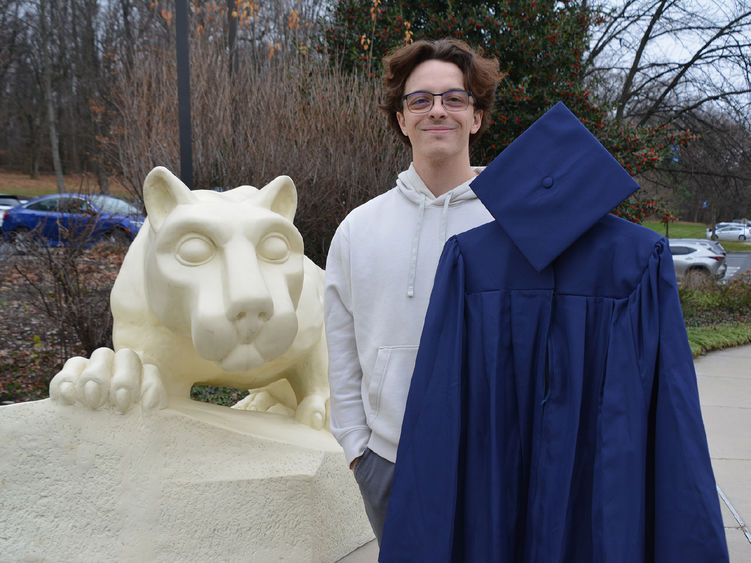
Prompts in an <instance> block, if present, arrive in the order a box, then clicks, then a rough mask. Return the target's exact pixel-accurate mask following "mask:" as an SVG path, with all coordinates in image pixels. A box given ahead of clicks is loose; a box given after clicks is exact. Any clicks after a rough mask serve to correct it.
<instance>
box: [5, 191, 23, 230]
mask: <svg viewBox="0 0 751 563" xmlns="http://www.w3.org/2000/svg"><path fill="white" fill-rule="evenodd" d="M26 201H27V200H25V199H21V198H20V197H18V196H17V195H12V194H0V225H2V224H3V215H4V212H5V210H6V209H11V208H12V207H15V206H17V205H21V204H22V203H26Z"/></svg>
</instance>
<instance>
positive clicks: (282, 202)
mask: <svg viewBox="0 0 751 563" xmlns="http://www.w3.org/2000/svg"><path fill="white" fill-rule="evenodd" d="M258 198H259V199H258V202H259V203H260V204H261V205H263V206H264V207H267V208H268V209H270V210H271V211H273V212H274V213H278V214H279V215H281V216H282V217H285V218H287V219H288V220H289V221H292V220H293V219H294V218H295V211H297V190H296V189H295V183H294V182H293V181H292V178H290V177H289V176H279V177H277V178H274V179H273V180H272V181H271V182H269V183H268V184H266V185H265V186H264V187H263V188H261V190H260V191H259V193H258Z"/></svg>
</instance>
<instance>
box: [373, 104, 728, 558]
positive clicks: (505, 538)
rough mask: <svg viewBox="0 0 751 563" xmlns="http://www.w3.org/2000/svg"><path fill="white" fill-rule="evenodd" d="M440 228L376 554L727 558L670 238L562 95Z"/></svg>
mask: <svg viewBox="0 0 751 563" xmlns="http://www.w3.org/2000/svg"><path fill="white" fill-rule="evenodd" d="M472 187H473V189H474V191H475V192H476V193H477V195H478V197H479V198H480V199H481V200H482V201H483V203H484V204H485V206H486V207H487V208H488V210H489V211H490V212H491V213H492V214H493V216H494V218H495V221H493V222H491V223H488V224H487V225H483V226H481V227H478V228H476V229H473V230H471V231H468V232H466V233H462V234H460V235H457V236H455V237H453V238H451V239H449V241H448V242H447V243H446V246H445V248H444V251H443V255H442V257H441V261H440V264H439V266H438V272H437V275H436V279H435V284H434V288H433V293H432V296H431V301H430V306H429V309H428V313H427V316H426V319H425V328H424V331H423V334H422V339H421V342H420V349H419V352H418V357H417V364H416V367H415V371H414V375H413V378H412V383H411V387H410V392H409V397H408V401H407V408H406V413H405V416H404V422H403V425H402V434H401V440H400V444H399V449H398V454H397V464H396V471H395V477H394V483H393V488H392V492H391V498H390V501H389V509H388V516H387V519H386V526H385V530H384V537H383V543H382V547H381V552H380V561H382V562H397V561H405V562H412V563H414V562H422V561H425V562H431V563H439V562H444V561H463V562H472V563H474V562H514V563H516V562H535V563H555V562H571V563H584V562H590V561H592V562H603V563H604V562H608V563H611V562H623V563H633V562H640V561H645V562H646V561H650V562H651V561H655V562H658V563H671V562H676V563H679V562H680V563H687V562H709V561H713V562H714V561H727V558H728V555H727V548H726V544H725V534H724V530H723V524H722V520H721V516H720V508H719V501H718V496H717V492H716V488H715V482H714V477H713V474H712V468H711V465H710V458H709V452H708V448H707V442H706V437H705V433H704V427H703V423H702V419H701V412H700V409H699V398H698V391H697V384H696V376H695V373H694V367H693V360H692V357H691V351H690V348H689V345H688V341H687V338H686V331H685V328H684V325H683V319H682V315H681V308H680V302H679V299H678V291H677V286H676V281H675V272H674V268H673V264H672V258H671V255H670V251H669V247H668V244H667V241H666V240H664V239H663V238H661V237H660V236H658V235H657V234H655V233H654V232H652V231H650V230H648V229H645V228H642V227H640V226H638V225H634V224H632V223H629V222H627V221H624V220H621V219H619V218H617V217H614V216H613V215H610V214H608V211H609V210H610V209H612V208H613V207H614V206H615V205H616V204H617V203H618V202H619V201H621V200H622V199H624V198H625V197H627V196H628V195H629V194H630V193H631V192H632V191H633V190H635V189H636V188H637V187H638V186H637V185H636V184H635V183H634V181H633V180H632V179H631V177H630V176H629V175H628V174H627V173H626V172H625V171H624V170H623V169H622V168H621V167H620V166H619V165H618V164H617V162H616V161H615V160H614V159H613V158H612V156H611V155H609V154H608V153H607V151H606V150H605V149H604V148H603V147H602V146H601V145H600V144H599V143H598V142H597V141H596V140H595V139H594V137H593V136H592V135H591V134H590V133H589V132H588V131H587V130H586V128H584V126H583V125H582V124H581V123H580V122H579V120H578V119H576V117H575V116H573V114H571V113H570V112H569V111H568V110H567V109H566V108H565V106H563V105H562V104H558V105H557V106H555V107H554V108H553V109H552V110H550V111H549V112H548V113H546V114H545V116H543V117H542V118H540V120H538V121H537V122H536V123H535V124H533V126H532V127H531V128H530V129H529V130H527V131H526V132H525V133H524V134H523V135H522V136H520V137H519V139H517V140H516V141H515V142H514V143H512V144H511V145H510V146H509V147H508V148H507V149H506V150H505V151H504V152H503V153H502V154H501V155H500V156H499V157H498V158H496V160H494V161H493V163H491V165H490V166H489V167H488V168H487V169H486V170H485V171H484V172H483V173H482V174H480V176H479V177H478V178H477V179H476V180H475V182H474V183H473V185H472Z"/></svg>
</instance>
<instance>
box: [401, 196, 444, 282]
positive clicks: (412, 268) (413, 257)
mask: <svg viewBox="0 0 751 563" xmlns="http://www.w3.org/2000/svg"><path fill="white" fill-rule="evenodd" d="M426 200H427V198H426V197H425V194H423V195H422V199H421V200H420V210H419V211H418V214H417V224H416V225H415V235H414V236H413V237H412V252H411V254H410V258H409V281H408V283H407V297H414V296H415V276H416V275H417V254H418V250H419V248H420V233H421V231H422V224H423V217H424V216H425V201H426ZM450 203H451V192H448V193H447V194H446V199H444V200H443V212H442V214H441V226H440V232H439V236H440V240H441V244H445V242H446V224H447V223H448V210H449V204H450Z"/></svg>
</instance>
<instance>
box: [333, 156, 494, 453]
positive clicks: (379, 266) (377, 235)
mask: <svg viewBox="0 0 751 563" xmlns="http://www.w3.org/2000/svg"><path fill="white" fill-rule="evenodd" d="M477 171H478V172H479V171H480V169H477ZM470 181H471V180H468V181H467V182H465V183H463V184H461V185H459V186H457V187H456V188H454V189H453V190H451V191H449V192H447V193H445V194H443V195H441V196H440V197H438V198H436V197H435V196H434V195H433V194H432V193H431V191H430V190H429V189H428V188H427V187H426V186H425V184H424V183H423V181H422V179H421V178H420V176H419V175H418V174H417V172H416V171H415V169H414V166H412V165H410V167H409V169H408V170H405V171H404V172H402V173H401V174H399V177H398V179H397V182H396V187H395V188H393V189H391V190H389V191H388V192H386V193H384V194H382V195H380V196H378V197H376V198H374V199H372V200H370V201H369V202H367V203H365V204H364V205H361V206H360V207H358V208H357V209H354V210H353V211H352V212H351V213H350V214H349V215H347V217H346V218H345V219H344V221H342V223H341V224H340V225H339V228H338V229H337V230H336V233H335V234H334V238H333V240H332V241H331V248H330V250H329V255H328V260H327V262H326V294H325V310H326V338H327V342H328V350H329V383H330V386H331V404H330V408H331V432H332V433H333V434H334V436H335V437H336V439H337V440H338V441H339V443H340V444H341V445H342V448H343V449H344V453H345V456H346V458H347V463H351V462H352V460H353V459H354V458H356V457H357V456H359V455H361V454H362V453H363V451H365V448H366V447H369V448H370V449H371V450H373V451H374V452H376V453H377V454H378V455H380V456H381V457H384V458H386V459H388V460H390V461H392V462H393V461H395V460H396V449H397V444H398V442H399V435H400V432H401V425H402V418H403V416H404V407H405V405H406V402H407V393H408V391H409V384H410V380H411V379H412V371H413V369H414V366H415V358H416V355H417V346H418V344H419V342H420V334H421V333H422V327H423V322H424V318H425V312H426V311H427V308H428V301H429V299H430V292H431V290H432V288H433V278H434V277H435V272H436V269H437V267H438V259H439V258H440V255H441V251H442V250H443V244H444V243H445V242H446V239H447V238H448V237H450V236H452V235H454V234H456V233H460V232H463V231H466V230H468V229H471V228H473V227H476V226H478V225H482V224H484V223H487V222H489V221H491V220H492V216H491V215H490V213H489V212H488V211H487V210H486V209H485V207H484V206H483V204H482V203H481V202H480V201H479V200H478V199H477V197H476V196H475V194H474V193H473V192H472V190H471V189H470V187H469V183H470Z"/></svg>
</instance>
